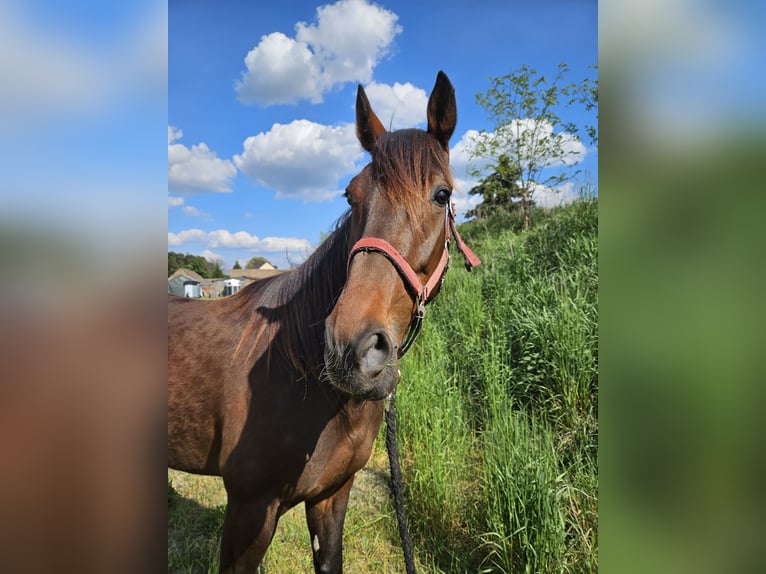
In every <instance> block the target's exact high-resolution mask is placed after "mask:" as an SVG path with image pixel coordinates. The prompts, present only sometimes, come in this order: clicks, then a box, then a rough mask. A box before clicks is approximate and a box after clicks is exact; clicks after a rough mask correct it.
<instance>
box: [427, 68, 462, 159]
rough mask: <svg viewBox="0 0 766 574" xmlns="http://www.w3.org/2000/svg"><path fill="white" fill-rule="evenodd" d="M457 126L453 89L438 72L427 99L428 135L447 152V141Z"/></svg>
mask: <svg viewBox="0 0 766 574" xmlns="http://www.w3.org/2000/svg"><path fill="white" fill-rule="evenodd" d="M456 124H457V103H456V102H455V88H453V87H452V83H451V82H450V81H449V78H448V77H447V74H445V73H444V72H442V71H440V72H439V74H438V75H437V76H436V84H435V85H434V89H433V90H432V91H431V97H430V98H429V99H428V133H429V134H431V135H432V136H434V137H435V138H436V139H437V140H439V143H441V144H442V147H444V149H445V150H447V151H449V139H450V138H451V137H452V132H454V131H455V125H456Z"/></svg>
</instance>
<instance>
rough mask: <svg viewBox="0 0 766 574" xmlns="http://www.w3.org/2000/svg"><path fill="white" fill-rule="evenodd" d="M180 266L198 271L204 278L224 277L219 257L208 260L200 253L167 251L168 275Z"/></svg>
mask: <svg viewBox="0 0 766 574" xmlns="http://www.w3.org/2000/svg"><path fill="white" fill-rule="evenodd" d="M182 267H183V268H184V269H189V270H190V271H194V272H195V273H198V274H199V275H200V276H201V277H204V278H205V279H223V278H225V277H226V274H225V273H224V272H223V269H222V267H223V261H222V260H221V259H216V260H214V261H208V260H207V259H205V258H204V257H203V256H202V255H192V254H190V253H186V254H181V253H175V252H173V251H168V277H170V276H171V275H172V274H173V273H175V272H176V271H177V270H178V269H181V268H182Z"/></svg>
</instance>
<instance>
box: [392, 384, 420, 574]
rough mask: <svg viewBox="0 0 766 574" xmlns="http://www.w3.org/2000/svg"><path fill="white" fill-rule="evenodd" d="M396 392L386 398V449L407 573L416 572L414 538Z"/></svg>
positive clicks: (413, 573)
mask: <svg viewBox="0 0 766 574" xmlns="http://www.w3.org/2000/svg"><path fill="white" fill-rule="evenodd" d="M395 402H396V392H393V393H391V394H390V395H388V397H387V399H386V450H387V451H388V464H389V466H390V468H391V492H392V494H393V495H394V508H395V509H396V522H397V524H398V525H399V537H400V538H401V540H402V550H403V551H404V565H405V568H406V571H407V574H415V557H414V555H413V553H412V540H410V534H409V532H408V530H407V515H406V514H405V511H404V488H403V485H402V469H401V467H400V466H399V447H398V445H397V443H396V409H395V407H394V403H395Z"/></svg>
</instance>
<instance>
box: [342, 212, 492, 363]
mask: <svg viewBox="0 0 766 574" xmlns="http://www.w3.org/2000/svg"><path fill="white" fill-rule="evenodd" d="M454 209H455V204H454V203H453V204H452V207H451V208H450V207H447V209H446V210H445V211H446V215H445V217H444V251H443V252H442V256H441V259H439V263H438V264H437V265H436V269H434V272H433V273H432V274H431V277H429V279H428V281H427V282H426V284H425V285H423V282H422V281H421V280H420V277H418V274H417V273H415V271H414V270H413V269H412V266H411V265H410V264H409V263H408V262H407V260H406V259H405V258H404V257H403V256H402V254H401V253H399V251H397V249H396V248H395V247H394V246H393V245H391V244H390V243H389V242H388V241H386V240H385V239H379V238H377V237H363V238H362V239H360V240H359V241H357V242H356V243H355V244H354V246H353V247H352V248H351V252H350V253H349V254H348V262H347V263H346V268H347V274H348V271H350V269H351V261H352V259H353V258H354V255H356V254H357V253H359V252H360V251H365V252H372V251H374V252H377V253H380V254H382V255H383V256H385V258H386V259H388V260H389V261H390V262H391V264H392V265H393V266H394V268H395V269H396V270H397V271H398V272H399V275H400V276H401V277H402V280H403V281H404V285H405V287H407V290H408V291H409V292H410V293H412V295H413V296H414V297H415V304H416V310H415V312H414V313H413V317H412V321H411V322H410V326H409V329H408V332H407V336H406V337H405V340H404V342H403V343H402V346H401V348H400V349H399V357H401V356H402V355H404V353H406V352H407V350H408V349H409V347H410V345H412V343H413V342H414V340H415V337H417V335H418V333H419V332H420V328H421V326H422V323H423V317H425V314H426V307H425V306H426V303H429V302H430V301H431V299H432V297H431V295H432V294H433V292H434V289H435V288H436V287H437V286H438V285H440V284H441V282H442V281H444V276H445V275H446V273H447V269H448V268H449V261H450V255H449V246H450V240H451V238H452V236H453V235H454V237H455V243H457V248H458V250H460V252H461V253H462V254H463V257H464V258H465V267H466V269H467V270H468V271H470V270H471V269H473V268H474V267H477V266H478V265H481V260H480V259H479V258H478V257H477V256H476V254H475V253H474V252H473V251H471V249H470V248H469V247H468V246H467V245H466V244H465V243H464V242H463V238H462V237H460V234H459V233H458V232H457V228H456V227H455V212H454Z"/></svg>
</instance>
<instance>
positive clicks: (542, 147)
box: [473, 118, 588, 168]
mask: <svg viewBox="0 0 766 574" xmlns="http://www.w3.org/2000/svg"><path fill="white" fill-rule="evenodd" d="M473 137H482V136H481V135H479V134H478V132H476V133H475V134H474V136H473ZM484 137H486V138H488V140H497V141H498V143H499V145H500V148H501V149H512V150H513V149H518V150H519V152H518V153H519V156H520V159H521V160H522V161H521V163H522V167H524V168H526V167H527V165H531V164H530V163H527V165H524V161H523V160H524V159H525V158H533V159H534V163H535V164H536V165H537V166H540V167H543V168H553V167H560V166H562V165H566V166H571V165H575V164H577V163H580V162H581V161H582V160H583V159H585V155H586V154H587V153H588V149H587V148H586V147H585V145H584V144H583V143H582V142H581V141H580V139H579V138H578V137H577V136H575V135H572V134H569V133H566V132H559V133H554V132H553V125H551V124H550V123H549V122H547V121H536V120H533V119H529V118H525V119H516V120H512V121H511V122H510V123H509V124H508V125H507V126H506V127H505V128H503V129H501V130H499V131H497V132H490V133H487V134H486V135H485V136H484Z"/></svg>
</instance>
